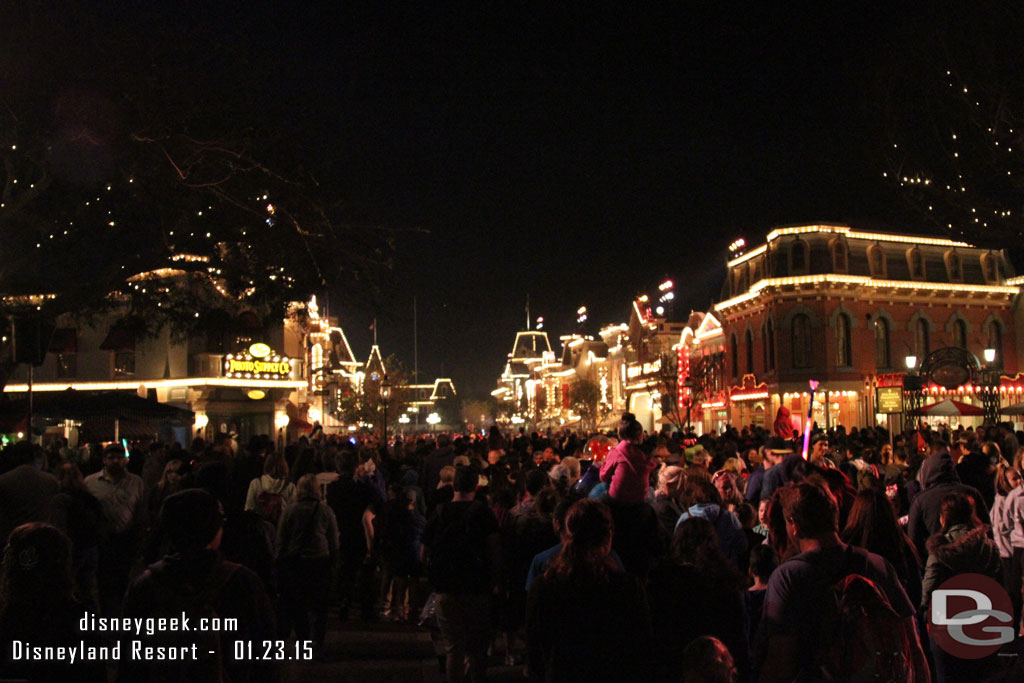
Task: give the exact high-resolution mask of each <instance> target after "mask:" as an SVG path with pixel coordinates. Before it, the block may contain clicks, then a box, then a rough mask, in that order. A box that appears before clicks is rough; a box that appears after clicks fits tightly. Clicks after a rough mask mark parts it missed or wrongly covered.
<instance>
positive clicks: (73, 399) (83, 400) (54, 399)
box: [33, 389, 195, 426]
mask: <svg viewBox="0 0 1024 683" xmlns="http://www.w3.org/2000/svg"><path fill="white" fill-rule="evenodd" d="M33 407H34V412H35V414H37V415H43V416H46V417H51V418H62V419H69V420H134V421H136V422H169V423H171V424H174V425H179V426H181V425H191V424H193V422H195V414H194V413H193V412H192V411H191V410H185V409H184V408H178V407H176V406H172V405H168V404H167V403H160V402H159V401H154V400H151V399H148V398H142V397H141V396H139V395H138V394H136V393H134V392H127V391H106V392H92V391H75V390H74V389H68V390H66V391H61V392H54V393H51V394H36V396H35V405H34V406H33Z"/></svg>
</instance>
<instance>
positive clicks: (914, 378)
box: [903, 355, 922, 429]
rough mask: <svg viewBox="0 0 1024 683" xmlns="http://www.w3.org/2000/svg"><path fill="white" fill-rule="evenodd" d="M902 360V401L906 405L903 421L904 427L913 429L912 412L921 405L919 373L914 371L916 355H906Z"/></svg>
mask: <svg viewBox="0 0 1024 683" xmlns="http://www.w3.org/2000/svg"><path fill="white" fill-rule="evenodd" d="M903 360H904V362H905V363H906V366H907V374H906V375H904V376H903V393H904V394H905V398H906V400H905V401H904V402H903V403H904V405H905V406H906V407H907V419H906V421H905V423H904V429H913V427H914V412H915V411H916V410H917V409H918V408H920V407H921V387H922V382H921V375H919V374H918V373H917V372H915V369H916V368H917V356H914V355H910V356H906V357H905V358H904V359H903Z"/></svg>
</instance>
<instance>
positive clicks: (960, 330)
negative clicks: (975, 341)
mask: <svg viewBox="0 0 1024 683" xmlns="http://www.w3.org/2000/svg"><path fill="white" fill-rule="evenodd" d="M953 346H955V347H957V348H960V349H966V348H967V323H965V322H964V321H963V320H960V319H959V318H957V319H956V320H954V321H953Z"/></svg>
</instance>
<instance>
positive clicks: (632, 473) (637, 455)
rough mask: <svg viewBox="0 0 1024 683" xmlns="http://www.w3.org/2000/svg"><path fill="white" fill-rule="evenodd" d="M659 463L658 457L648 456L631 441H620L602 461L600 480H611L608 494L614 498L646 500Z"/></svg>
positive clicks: (630, 500)
mask: <svg viewBox="0 0 1024 683" xmlns="http://www.w3.org/2000/svg"><path fill="white" fill-rule="evenodd" d="M657 466H658V460H657V459H656V458H652V457H648V456H647V455H646V454H645V453H644V452H643V451H642V450H640V449H639V448H638V447H637V446H635V445H634V444H633V443H632V442H630V441H620V442H619V443H618V444H617V445H616V446H615V448H613V449H612V450H610V451H609V452H608V457H607V458H605V459H604V463H603V464H602V465H601V481H603V482H604V483H605V484H608V495H609V496H611V497H612V498H614V499H615V500H617V501H619V502H621V503H643V502H644V501H645V500H647V490H648V488H649V487H650V478H651V472H653V471H654V469H655V468H656V467H657Z"/></svg>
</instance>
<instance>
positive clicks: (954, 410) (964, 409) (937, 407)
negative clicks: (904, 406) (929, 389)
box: [910, 398, 985, 417]
mask: <svg viewBox="0 0 1024 683" xmlns="http://www.w3.org/2000/svg"><path fill="white" fill-rule="evenodd" d="M910 414H911V415H926V416H933V417H954V416H957V415H959V416H966V415H984V414H985V411H984V410H982V409H981V408H979V407H978V406H972V405H971V404H970V403H962V402H960V401H954V400H952V399H949V398H947V399H946V400H944V401H939V402H938V403H931V404H929V405H926V406H921V407H920V408H918V409H917V410H913V411H911V412H910Z"/></svg>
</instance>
